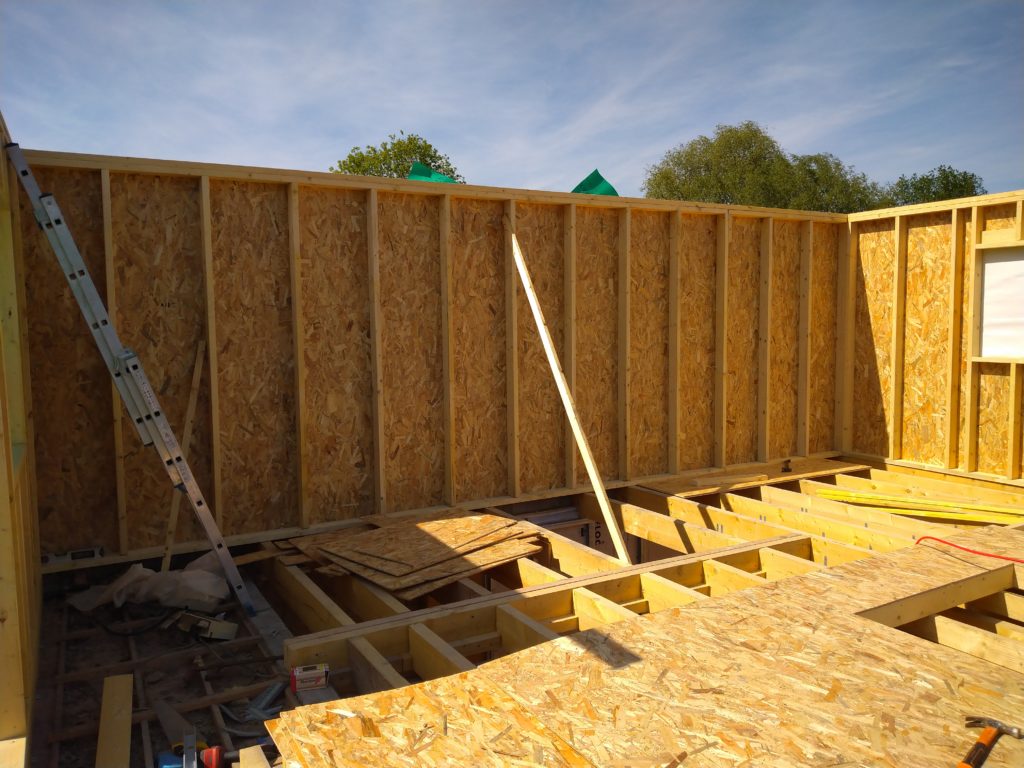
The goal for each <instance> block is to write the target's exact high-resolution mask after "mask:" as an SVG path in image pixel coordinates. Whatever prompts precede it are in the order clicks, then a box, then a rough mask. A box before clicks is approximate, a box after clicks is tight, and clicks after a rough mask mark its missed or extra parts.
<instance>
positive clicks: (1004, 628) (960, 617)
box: [941, 608, 1024, 647]
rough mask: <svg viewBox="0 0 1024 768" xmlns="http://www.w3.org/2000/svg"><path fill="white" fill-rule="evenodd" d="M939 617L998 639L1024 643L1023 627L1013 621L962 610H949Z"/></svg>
mask: <svg viewBox="0 0 1024 768" xmlns="http://www.w3.org/2000/svg"><path fill="white" fill-rule="evenodd" d="M941 615H943V616H945V617H946V618H949V619H953V620H954V621H959V622H961V623H962V624H970V625H971V626H972V627H977V628H978V629H984V630H985V631H986V632H992V633H994V634H997V635H999V636H1000V637H1008V638H1010V639H1011V640H1016V641H1018V642H1020V643H1024V627H1022V626H1021V625H1020V624H1018V623H1017V622H1015V621H1008V620H1006V619H1002V618H999V617H998V616H990V615H989V614H987V613H979V612H978V611H972V610H969V609H968V610H964V609H963V608H950V609H949V610H948V611H943V612H942V614H941ZM1022 647H1024V646H1022Z"/></svg>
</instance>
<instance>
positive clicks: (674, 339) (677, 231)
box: [668, 213, 683, 475]
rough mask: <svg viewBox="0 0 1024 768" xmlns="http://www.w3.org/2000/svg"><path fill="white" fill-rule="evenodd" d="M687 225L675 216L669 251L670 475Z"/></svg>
mask: <svg viewBox="0 0 1024 768" xmlns="http://www.w3.org/2000/svg"><path fill="white" fill-rule="evenodd" d="M682 227H683V222H682V219H681V218H680V214H678V213H673V214H672V219H671V224H670V227H669V247H668V471H669V474H673V475H674V474H676V473H677V472H679V408H680V403H681V400H682V390H681V389H680V387H679V336H680V327H679V323H680V312H679V309H680V307H679V302H680V299H679V269H680V267H679V264H680V259H681V255H680V252H679V251H680V249H681V248H682V245H683V244H682Z"/></svg>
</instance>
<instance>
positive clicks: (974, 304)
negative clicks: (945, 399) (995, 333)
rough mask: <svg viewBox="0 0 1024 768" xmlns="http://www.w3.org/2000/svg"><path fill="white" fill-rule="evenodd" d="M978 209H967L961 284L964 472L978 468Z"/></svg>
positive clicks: (979, 222)
mask: <svg viewBox="0 0 1024 768" xmlns="http://www.w3.org/2000/svg"><path fill="white" fill-rule="evenodd" d="M983 225H984V222H983V221H982V209H981V208H979V207H978V206H974V207H973V208H972V209H971V230H970V232H971V235H970V242H971V250H970V251H969V252H968V253H967V254H965V258H967V259H969V261H968V269H967V275H968V277H969V278H970V281H971V282H970V285H969V286H964V290H966V291H968V293H967V318H966V319H965V320H964V322H965V323H967V324H968V329H969V330H968V333H967V393H966V398H965V399H966V401H967V402H966V404H965V407H966V408H967V456H966V457H965V460H964V469H966V470H967V471H968V472H975V471H976V470H977V469H978V386H979V383H980V372H979V368H978V363H977V362H976V361H975V357H977V356H978V355H979V354H980V353H981V288H982V285H981V279H982V267H983V263H982V260H981V259H980V258H978V250H977V248H975V246H976V245H977V244H978V243H979V242H981V228H982V226H983Z"/></svg>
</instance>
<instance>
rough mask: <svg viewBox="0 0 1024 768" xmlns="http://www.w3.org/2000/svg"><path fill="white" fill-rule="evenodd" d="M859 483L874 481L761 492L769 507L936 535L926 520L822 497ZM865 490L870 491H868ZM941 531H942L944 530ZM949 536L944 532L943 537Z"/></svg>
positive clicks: (846, 479)
mask: <svg viewBox="0 0 1024 768" xmlns="http://www.w3.org/2000/svg"><path fill="white" fill-rule="evenodd" d="M857 483H870V481H868V480H864V479H863V478H859V477H850V476H848V475H842V476H840V477H837V478H836V484H835V485H831V484H829V483H819V482H816V481H814V480H801V481H800V493H794V492H792V491H786V490H783V489H782V488H765V489H764V490H762V491H761V499H762V500H763V501H767V502H768V503H769V504H775V505H777V506H782V507H789V508H790V509H795V510H798V511H800V512H810V513H811V514H817V515H820V516H822V517H831V518H833V519H835V520H840V521H843V522H848V523H855V524H857V525H862V526H865V527H875V526H880V527H882V528H884V529H886V530H901V531H905V532H907V533H908V534H910V535H912V536H922V535H924V534H928V533H934V532H935V530H936V528H937V527H939V526H936V525H934V524H932V523H927V522H925V521H923V520H916V519H914V518H912V517H906V516H904V515H897V514H893V513H892V512H887V511H886V510H884V509H874V508H872V507H864V506H858V505H855V504H847V503H845V502H842V501H836V500H833V499H828V498H825V497H823V496H820V495H818V494H820V493H821V492H823V491H824V492H828V491H829V490H833V491H834V490H835V489H836V488H855V487H858V486H857V485H855V484H857ZM864 490H867V488H866V487H865V488H864ZM939 528H940V530H942V529H941V527H939ZM947 532H948V531H946V530H943V533H947Z"/></svg>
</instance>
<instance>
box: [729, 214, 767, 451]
mask: <svg viewBox="0 0 1024 768" xmlns="http://www.w3.org/2000/svg"><path fill="white" fill-rule="evenodd" d="M761 227H762V222H761V220H760V219H733V221H732V235H731V239H730V243H729V255H728V267H727V269H728V287H727V289H726V296H727V297H728V298H727V307H728V310H727V312H726V341H725V347H726V352H725V355H726V377H725V403H726V427H725V431H726V437H725V444H726V453H725V461H726V463H727V464H736V463H740V462H744V461H754V460H755V459H756V458H757V377H758V370H757V327H758V313H759V306H760V286H759V281H760V275H761V263H760V258H761V255H760V254H761Z"/></svg>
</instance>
